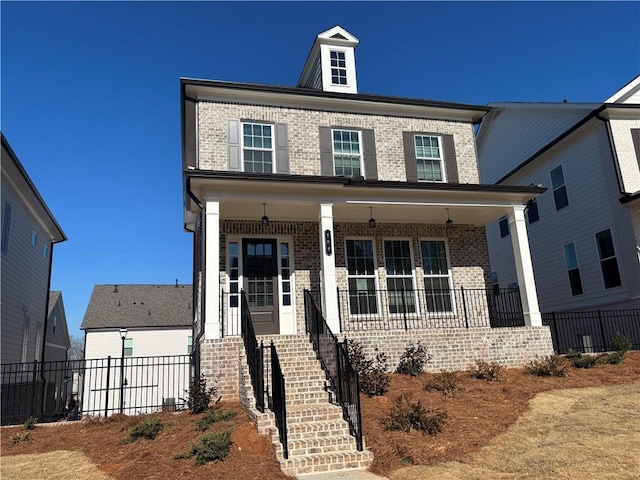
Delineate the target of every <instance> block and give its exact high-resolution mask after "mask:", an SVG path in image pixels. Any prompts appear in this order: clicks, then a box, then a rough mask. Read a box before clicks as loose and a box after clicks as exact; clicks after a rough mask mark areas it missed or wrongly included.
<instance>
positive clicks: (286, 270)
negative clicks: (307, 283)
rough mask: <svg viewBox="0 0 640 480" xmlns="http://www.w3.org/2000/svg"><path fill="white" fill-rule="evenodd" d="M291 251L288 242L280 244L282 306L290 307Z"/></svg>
mask: <svg viewBox="0 0 640 480" xmlns="http://www.w3.org/2000/svg"><path fill="white" fill-rule="evenodd" d="M291 267H292V265H291V251H290V249H289V242H280V275H281V277H282V280H281V289H282V306H283V307H289V306H291V295H292V293H293V292H292V291H291Z"/></svg>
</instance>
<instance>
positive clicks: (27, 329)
mask: <svg viewBox="0 0 640 480" xmlns="http://www.w3.org/2000/svg"><path fill="white" fill-rule="evenodd" d="M23 321H24V323H23V325H22V352H21V362H22V363H26V362H27V358H28V353H29V335H30V334H31V316H30V315H29V313H28V312H24V316H23Z"/></svg>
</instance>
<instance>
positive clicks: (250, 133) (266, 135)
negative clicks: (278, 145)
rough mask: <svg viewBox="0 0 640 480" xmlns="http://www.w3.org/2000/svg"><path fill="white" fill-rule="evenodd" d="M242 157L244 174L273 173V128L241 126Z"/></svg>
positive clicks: (247, 124)
mask: <svg viewBox="0 0 640 480" xmlns="http://www.w3.org/2000/svg"><path fill="white" fill-rule="evenodd" d="M242 156H243V162H244V171H245V172H255V173H272V172H273V128H272V126H271V125H264V124H261V123H243V124H242Z"/></svg>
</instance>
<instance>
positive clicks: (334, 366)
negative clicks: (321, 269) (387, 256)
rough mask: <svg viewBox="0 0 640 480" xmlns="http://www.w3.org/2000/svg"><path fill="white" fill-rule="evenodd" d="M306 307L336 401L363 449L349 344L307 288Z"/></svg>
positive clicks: (308, 324)
mask: <svg viewBox="0 0 640 480" xmlns="http://www.w3.org/2000/svg"><path fill="white" fill-rule="evenodd" d="M304 307H305V323H306V328H307V333H308V334H309V337H310V338H311V343H312V344H313V349H314V350H315V352H316V355H317V357H318V359H319V360H320V364H321V365H322V368H323V369H324V371H325V373H326V374H327V377H328V379H329V382H330V384H331V390H332V391H333V393H334V394H333V395H332V402H333V403H335V404H336V405H340V406H341V407H342V417H343V418H344V419H345V420H346V421H347V423H348V424H349V433H350V434H351V435H353V436H354V437H355V439H356V447H357V449H358V450H359V451H362V450H363V448H364V445H363V441H362V416H361V413H360V394H359V392H360V388H359V382H358V374H357V372H356V371H355V369H354V368H353V366H352V365H351V362H350V360H349V355H348V352H347V348H346V345H345V344H344V343H341V342H339V341H338V339H337V338H336V336H335V335H334V334H333V332H331V329H330V328H329V326H328V325H327V322H326V320H325V319H324V317H323V315H322V311H321V310H320V308H318V305H317V304H316V302H315V300H314V299H313V295H312V294H311V292H310V291H309V290H306V289H305V291H304Z"/></svg>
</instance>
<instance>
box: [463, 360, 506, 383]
mask: <svg viewBox="0 0 640 480" xmlns="http://www.w3.org/2000/svg"><path fill="white" fill-rule="evenodd" d="M503 371H504V367H503V366H502V365H500V364H499V363H497V362H491V363H489V362H486V361H484V360H476V363H475V365H472V366H471V369H470V371H469V373H470V375H471V376H472V377H473V378H477V379H478V380H486V381H487V382H495V381H497V380H500V378H501V377H502V372H503Z"/></svg>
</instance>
